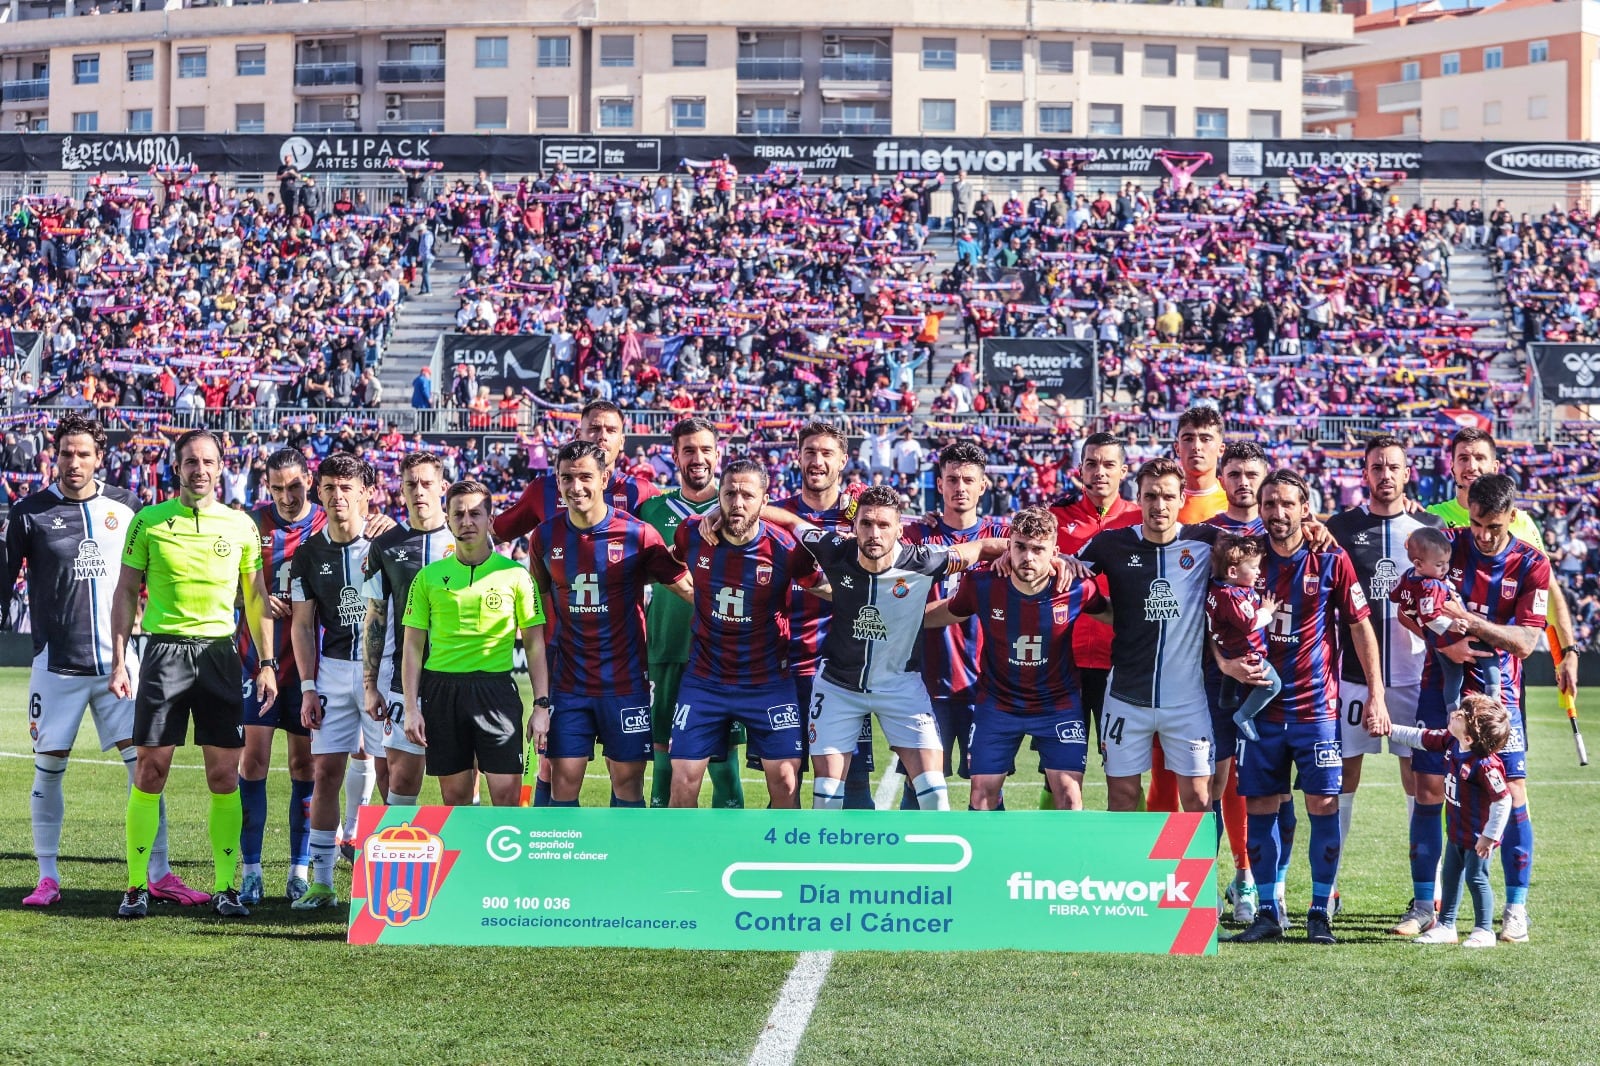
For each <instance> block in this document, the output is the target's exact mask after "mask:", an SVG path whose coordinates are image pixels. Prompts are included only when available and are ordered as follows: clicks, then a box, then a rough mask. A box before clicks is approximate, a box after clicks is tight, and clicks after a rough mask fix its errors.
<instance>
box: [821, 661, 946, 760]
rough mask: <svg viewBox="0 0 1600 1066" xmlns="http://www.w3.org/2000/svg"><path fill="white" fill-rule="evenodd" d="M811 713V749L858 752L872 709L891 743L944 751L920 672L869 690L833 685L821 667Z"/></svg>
mask: <svg viewBox="0 0 1600 1066" xmlns="http://www.w3.org/2000/svg"><path fill="white" fill-rule="evenodd" d="M810 713H811V719H810V721H809V723H808V724H807V732H808V736H809V738H810V741H811V754H812V755H844V754H851V755H853V754H855V750H856V744H857V743H858V742H859V741H860V740H861V737H862V736H863V735H865V733H864V731H865V729H866V725H867V719H868V716H870V715H874V714H875V715H877V716H878V724H879V725H881V726H882V727H883V735H884V737H885V738H886V739H887V740H888V741H889V746H890V747H891V748H920V749H922V750H923V751H937V752H943V751H944V742H943V741H941V740H940V739H939V725H938V722H936V721H935V720H934V717H933V704H932V703H931V702H930V701H929V699H928V689H927V686H926V685H924V684H923V683H922V675H920V674H902V675H900V676H899V677H897V678H896V679H895V680H893V681H892V682H890V683H889V684H886V685H879V686H878V687H876V688H874V689H873V690H872V691H871V692H857V691H856V690H855V689H852V688H843V687H841V686H839V685H835V684H834V683H833V682H831V681H829V680H828V679H827V678H826V677H823V676H822V674H820V673H819V674H817V679H816V681H815V682H814V683H813V684H812V687H811V712H810Z"/></svg>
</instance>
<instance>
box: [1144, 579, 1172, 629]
mask: <svg viewBox="0 0 1600 1066" xmlns="http://www.w3.org/2000/svg"><path fill="white" fill-rule="evenodd" d="M1179 613H1180V611H1179V607H1178V597H1177V595H1176V594H1174V593H1173V591H1172V582H1170V581H1168V580H1167V579H1166V578H1164V577H1158V578H1156V579H1155V580H1154V581H1152V582H1150V593H1149V595H1147V596H1145V598H1144V620H1145V621H1146V622H1175V621H1177V620H1178V615H1179Z"/></svg>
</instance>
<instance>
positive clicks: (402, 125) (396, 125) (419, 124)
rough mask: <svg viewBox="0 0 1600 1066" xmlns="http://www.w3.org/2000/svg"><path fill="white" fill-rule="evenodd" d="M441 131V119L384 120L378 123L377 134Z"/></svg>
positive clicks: (442, 121)
mask: <svg viewBox="0 0 1600 1066" xmlns="http://www.w3.org/2000/svg"><path fill="white" fill-rule="evenodd" d="M442 129H444V120H443V119H427V118H422V119H415V118H402V119H385V120H384V121H382V122H380V123H378V132H379V133H438V132H439V131H440V130H442Z"/></svg>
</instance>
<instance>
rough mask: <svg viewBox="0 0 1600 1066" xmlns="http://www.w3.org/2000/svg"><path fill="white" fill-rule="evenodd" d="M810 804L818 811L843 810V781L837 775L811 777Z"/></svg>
mask: <svg viewBox="0 0 1600 1066" xmlns="http://www.w3.org/2000/svg"><path fill="white" fill-rule="evenodd" d="M811 806H812V807H813V808H814V809H816V810H819V811H821V810H833V811H842V810H844V782H843V781H841V780H839V779H838V778H837V777H813V778H812V779H811Z"/></svg>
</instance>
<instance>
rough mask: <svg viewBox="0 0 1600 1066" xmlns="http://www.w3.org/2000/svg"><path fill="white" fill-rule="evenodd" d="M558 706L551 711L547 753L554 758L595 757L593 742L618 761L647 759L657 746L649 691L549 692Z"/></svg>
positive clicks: (642, 760)
mask: <svg viewBox="0 0 1600 1066" xmlns="http://www.w3.org/2000/svg"><path fill="white" fill-rule="evenodd" d="M550 702H551V703H553V704H554V705H555V710H554V712H553V713H551V715H550V741H549V743H548V744H547V745H546V746H545V754H546V755H547V756H549V757H550V758H552V759H592V758H594V744H595V741H596V740H597V739H598V740H599V741H600V746H601V751H602V752H603V753H604V754H605V757H606V758H608V759H614V760H616V761H617V762H648V761H649V759H650V755H651V752H652V750H653V748H654V742H653V741H652V740H651V739H650V693H649V692H633V693H629V694H627V695H625V696H581V695H577V694H575V693H562V692H552V693H550Z"/></svg>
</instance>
